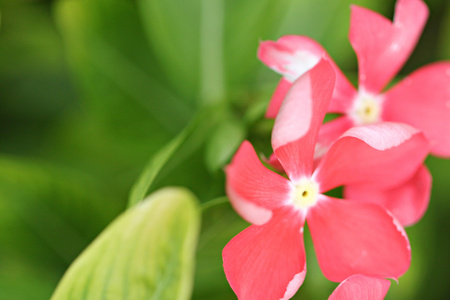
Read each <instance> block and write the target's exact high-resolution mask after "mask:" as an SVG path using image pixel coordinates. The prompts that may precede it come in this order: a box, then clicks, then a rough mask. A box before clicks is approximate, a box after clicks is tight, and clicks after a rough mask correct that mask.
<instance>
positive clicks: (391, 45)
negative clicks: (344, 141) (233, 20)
mask: <svg viewBox="0 0 450 300" xmlns="http://www.w3.org/2000/svg"><path fill="white" fill-rule="evenodd" d="M427 17H428V9H427V7H426V5H425V4H424V3H423V1H422V0H399V1H398V2H397V5H396V11H395V18H394V22H393V23H392V22H391V21H390V20H388V19H386V18H384V17H383V16H381V15H379V14H377V13H375V12H373V11H370V10H368V9H365V8H362V7H358V6H352V8H351V20H350V33H349V40H350V43H351V44H352V46H353V49H354V50H355V52H356V54H357V58H358V64H359V85H358V90H356V89H355V88H354V87H353V86H352V85H351V84H350V83H349V82H348V80H347V79H346V78H345V76H344V75H343V74H342V72H341V71H340V70H339V68H338V67H337V66H336V65H335V64H334V63H333V66H334V67H335V71H336V73H337V78H336V86H335V89H334V92H333V96H332V101H331V103H330V106H329V107H328V112H332V113H338V114H342V116H340V117H338V118H337V119H335V120H333V121H331V122H328V123H325V124H324V125H323V126H322V128H321V130H320V132H319V138H318V144H317V146H316V147H317V149H316V156H318V157H320V156H321V155H323V153H325V152H326V150H327V149H328V148H329V147H330V145H331V144H332V143H333V142H334V141H335V140H336V139H337V138H338V137H339V136H340V135H341V134H342V133H344V132H345V131H346V130H347V129H349V128H351V127H353V126H358V125H364V124H372V123H378V122H381V121H390V122H403V123H406V124H409V125H411V126H413V127H415V128H418V129H419V130H422V131H423V132H424V134H425V136H426V137H427V138H428V139H429V140H430V144H431V153H432V154H434V155H438V156H444V157H450V62H448V61H446V62H439V63H434V64H430V65H428V66H425V67H423V68H421V69H419V70H417V71H415V72H414V73H413V74H411V75H410V76H408V77H406V78H405V79H403V80H402V81H401V82H400V83H398V84H397V85H395V86H394V87H392V88H390V89H389V90H388V91H386V92H382V90H383V88H384V87H385V86H386V84H387V83H388V82H389V81H390V80H391V79H392V78H393V77H394V76H395V75H396V74H397V72H398V71H399V69H400V68H401V67H402V66H403V65H404V63H405V61H406V60H407V58H408V57H409V55H410V54H411V52H412V50H413V48H414V46H415V45H416V43H417V41H418V39H419V36H420V34H421V32H422V30H423V27H424V25H425V22H426V19H427ZM323 55H325V56H326V57H328V59H330V60H331V58H329V56H328V54H326V52H325V50H324V49H323V48H322V46H320V45H319V44H318V43H317V42H315V41H314V40H312V39H309V38H307V37H304V36H284V37H282V38H280V39H279V40H278V41H277V42H272V41H266V42H262V43H261V45H260V47H259V51H258V56H259V58H260V59H261V60H262V61H263V62H264V63H265V64H266V65H268V66H269V67H270V68H272V69H273V70H275V71H276V72H278V73H280V74H282V75H283V78H282V79H281V82H280V84H279V85H278V88H277V90H276V92H275V93H274V96H273V97H272V100H271V103H270V105H269V108H268V110H267V113H266V116H267V117H275V116H276V114H277V113H278V110H279V107H280V105H281V102H282V100H283V98H284V96H285V95H286V92H287V91H288V89H289V87H290V86H291V85H292V82H293V81H294V80H295V79H296V78H298V77H299V76H301V75H302V74H303V73H304V72H306V71H307V70H309V69H310V68H311V67H313V66H314V65H315V64H316V63H317V62H318V61H319V60H320V58H321V57H322V56H323ZM272 161H274V159H273V158H272ZM430 190H431V175H430V173H429V171H428V170H427V168H426V167H425V166H422V167H421V168H420V169H419V170H418V171H417V173H416V174H414V175H413V176H412V177H411V178H409V179H408V180H406V182H404V183H402V184H400V185H399V186H398V187H393V188H391V189H389V190H386V189H373V188H370V187H368V186H362V185H358V184H357V185H349V186H346V187H345V189H344V194H345V196H346V197H347V198H354V199H361V200H363V201H367V202H374V203H379V204H382V205H384V206H385V207H386V208H388V209H389V210H390V211H391V212H392V213H393V214H394V215H395V216H396V217H397V218H398V219H399V221H400V222H401V223H402V224H403V225H411V224H413V223H415V222H417V221H418V220H419V219H420V218H421V217H422V215H423V214H424V213H425V211H426V208H427V207H428V201H429V197H430Z"/></svg>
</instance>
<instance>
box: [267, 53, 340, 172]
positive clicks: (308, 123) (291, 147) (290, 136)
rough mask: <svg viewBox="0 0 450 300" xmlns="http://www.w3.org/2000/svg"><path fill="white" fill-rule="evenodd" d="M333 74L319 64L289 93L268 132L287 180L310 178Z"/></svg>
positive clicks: (322, 62)
mask: <svg viewBox="0 0 450 300" xmlns="http://www.w3.org/2000/svg"><path fill="white" fill-rule="evenodd" d="M334 78H335V76H334V70H333V67H332V66H331V64H330V63H329V62H327V61H325V60H321V61H320V63H318V64H317V65H316V66H315V67H314V68H313V69H311V70H310V71H309V72H308V73H306V74H305V75H303V76H302V77H300V78H299V79H297V80H296V81H295V82H294V84H293V86H292V87H291V89H290V90H289V92H288V94H287V96H286V99H285V100H284V102H283V104H282V106H281V109H280V112H279V113H278V116H277V118H276V120H275V125H274V128H273V131H272V147H273V149H274V152H275V154H276V156H277V157H278V159H279V161H280V163H281V165H282V166H283V168H284V170H285V171H286V173H287V174H288V175H289V177H290V179H291V180H296V179H300V178H301V177H302V176H303V175H310V174H311V171H312V166H313V155H314V147H315V144H316V139H317V133H318V130H319V128H320V125H321V123H322V121H323V118H324V116H325V112H326V109H327V106H328V104H329V101H330V99H331V93H332V91H333V88H334Z"/></svg>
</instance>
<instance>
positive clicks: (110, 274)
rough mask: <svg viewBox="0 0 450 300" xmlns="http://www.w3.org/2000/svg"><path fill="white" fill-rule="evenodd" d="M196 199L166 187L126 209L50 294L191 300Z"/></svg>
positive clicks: (59, 297)
mask: <svg viewBox="0 0 450 300" xmlns="http://www.w3.org/2000/svg"><path fill="white" fill-rule="evenodd" d="M196 201H197V200H196V199H195V196H193V195H192V194H191V193H190V192H188V191H187V190H185V189H181V188H166V189H163V190H160V191H158V192H156V193H154V194H153V195H151V196H150V197H149V198H148V199H146V200H145V201H143V202H142V203H141V204H140V205H138V206H135V207H133V208H131V209H129V210H127V211H126V212H125V213H123V214H122V215H120V216H119V217H118V218H117V219H116V220H115V221H114V222H113V223H112V224H111V225H110V226H108V228H106V229H105V231H104V232H103V233H102V234H101V235H100V236H99V237H98V238H97V239H96V240H95V241H94V242H93V243H92V244H91V245H90V246H89V247H88V248H87V249H86V250H85V251H84V252H83V253H82V254H81V255H80V256H79V257H78V258H77V260H75V262H74V263H73V265H72V266H71V267H70V268H69V269H68V270H67V273H66V274H65V275H64V277H63V279H62V280H61V283H60V284H59V286H58V288H57V289H56V291H55V293H54V295H53V296H52V299H54V300H57V299H64V300H67V299H167V300H169V299H174V300H175V299H178V300H182V299H189V298H190V294H191V290H192V283H193V280H192V279H193V272H194V255H195V247H196V242H197V237H198V232H199V225H200V218H199V213H198V207H197V204H196Z"/></svg>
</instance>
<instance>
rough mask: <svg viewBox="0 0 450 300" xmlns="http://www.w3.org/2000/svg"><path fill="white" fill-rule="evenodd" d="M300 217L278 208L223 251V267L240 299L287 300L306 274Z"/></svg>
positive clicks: (290, 211) (301, 216)
mask: <svg viewBox="0 0 450 300" xmlns="http://www.w3.org/2000/svg"><path fill="white" fill-rule="evenodd" d="M304 220H305V219H304V216H303V215H302V213H301V212H300V211H294V210H291V209H279V210H276V211H274V215H273V217H272V219H271V220H270V221H269V222H268V223H266V224H264V225H262V226H257V225H252V226H250V227H248V228H247V229H245V230H244V231H242V232H241V233H240V234H238V235H237V236H235V237H234V238H233V239H232V240H231V241H230V242H229V243H228V244H227V245H226V246H225V248H224V249H223V266H224V270H225V275H226V277H227V279H228V282H229V283H230V286H231V288H232V289H233V291H234V292H235V293H236V295H237V296H238V299H240V300H246V299H289V298H291V297H292V296H293V295H294V294H295V292H296V291H297V290H298V288H299V287H300V286H301V284H302V283H303V279H304V278H305V274H306V260H305V249H304V245H303V225H304Z"/></svg>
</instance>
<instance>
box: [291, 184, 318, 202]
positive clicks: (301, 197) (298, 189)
mask: <svg viewBox="0 0 450 300" xmlns="http://www.w3.org/2000/svg"><path fill="white" fill-rule="evenodd" d="M318 195H319V185H318V184H317V183H316V182H314V181H312V180H311V179H307V178H304V179H301V180H300V181H298V182H297V183H293V184H292V190H291V195H290V199H291V201H292V204H294V206H296V207H297V208H301V209H307V208H309V207H311V206H314V205H315V204H316V203H317V198H318Z"/></svg>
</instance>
